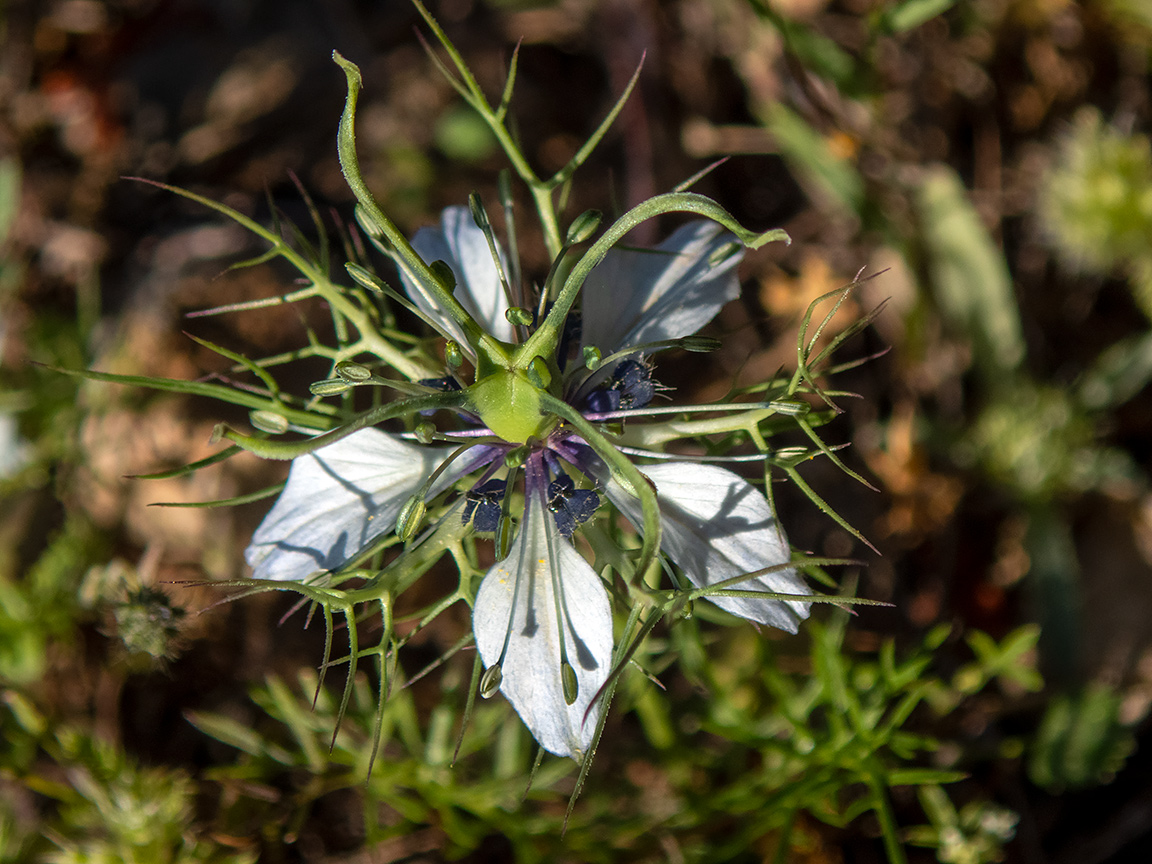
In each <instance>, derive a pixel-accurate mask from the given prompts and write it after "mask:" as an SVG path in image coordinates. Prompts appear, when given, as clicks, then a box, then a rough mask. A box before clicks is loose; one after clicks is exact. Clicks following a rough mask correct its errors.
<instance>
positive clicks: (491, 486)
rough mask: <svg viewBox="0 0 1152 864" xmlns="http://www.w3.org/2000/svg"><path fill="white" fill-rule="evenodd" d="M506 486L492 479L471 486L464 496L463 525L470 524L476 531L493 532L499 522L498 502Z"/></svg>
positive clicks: (501, 499)
mask: <svg viewBox="0 0 1152 864" xmlns="http://www.w3.org/2000/svg"><path fill="white" fill-rule="evenodd" d="M506 488H507V484H506V483H505V482H504V481H503V480H499V479H493V480H488V481H485V482H484V483H481V484H480V485H478V486H473V487H472V488H471V489H469V490H468V492H467V493H465V495H464V513H463V516H462V517H461V519H462V521H463V522H464V523H468V522H469V521H471V522H472V525H473V527H475V529H476V530H477V531H495V530H496V526H497V525H498V524H499V522H500V502H501V501H503V500H504V491H505V489H506Z"/></svg>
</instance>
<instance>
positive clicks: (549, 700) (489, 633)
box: [472, 502, 612, 759]
mask: <svg viewBox="0 0 1152 864" xmlns="http://www.w3.org/2000/svg"><path fill="white" fill-rule="evenodd" d="M558 590H559V591H560V592H561V594H560V596H559V603H557V599H558V598H557V591H558ZM558 607H559V609H560V615H559V617H560V618H563V627H561V623H560V620H559V619H558V616H557V608H558ZM472 628H473V632H474V633H475V635H476V647H477V648H478V649H479V651H480V657H481V659H482V660H483V661H484V665H485V666H487V667H491V666H493V665H494V664H496V663H500V667H501V673H502V678H501V684H500V690H501V692H503V694H504V695H505V697H507V699H508V701H509V702H511V703H512V707H514V708H515V709H516V712H517V713H518V714H519V715H520V717H521V719H522V720H523V721H524V724H525V725H526V726H527V727H528V729H529V730H530V731H531V732H532V735H533V737H535V739H536V740H537V741H538V742H539V743H540V746H542V747H543V748H544V749H545V750H548V751H550V752H552V753H555V754H557V755H558V756H572V757H574V758H577V759H579V758H581V756H582V755H583V754H584V753H585V752H586V751H587V749H588V746H589V745H590V744H591V743H592V736H593V734H594V733H595V730H596V724H597V722H598V720H599V717H600V714H601V712H602V710H603V708H602V707H601V706H602V703H600V702H598V703H597V704H596V707H595V708H593V710H592V711H590V712H588V717H587V720H585V716H584V715H585V712H586V711H587V709H588V706H589V704H590V703H591V700H592V698H593V697H594V696H595V695H596V693H597V691H599V689H600V687H601V685H602V684H603V683H604V682H605V681H606V680H607V678H608V673H609V671H610V669H611V664H612V610H611V607H610V605H609V602H608V592H607V591H606V590H605V589H604V584H603V583H602V582H601V581H600V577H599V576H597V575H596V572H595V571H594V570H593V569H592V568H591V567H590V566H589V565H588V562H586V561H585V560H584V559H583V558H582V557H581V556H580V553H579V552H577V551H576V549H574V548H573V547H572V545H571V544H570V543H568V542H567V541H566V540H564V539H563V538H562V537H561V536H560V534H559V532H558V531H557V529H556V527H555V525H554V524H553V521H552V519H551V518H549V515H548V513H547V512H546V511H545V509H544V508H543V507H541V506H540V505H539V502H532V503H531V504H530V505H529V506H528V513H527V516H526V521H525V523H524V524H523V525H522V526H521V528H520V533H519V535H518V536H517V537H516V540H515V541H514V542H513V544H512V548H511V550H510V552H509V554H508V557H507V558H505V559H504V560H503V561H501V562H499V563H498V564H496V565H495V566H494V567H493V568H492V569H491V570H489V571H488V573H487V575H486V576H485V577H484V581H483V582H482V583H481V584H480V591H479V593H478V594H477V595H476V605H475V607H474V609H473V611H472ZM561 631H563V634H564V636H563V638H564V648H565V652H566V655H567V658H568V663H569V664H570V665H571V667H572V669H573V671H574V672H575V677H576V683H577V691H576V699H575V701H574V702H573V703H572V704H571V705H569V704H567V702H566V701H565V699H564V685H563V681H562V678H561V652H560V638H561V637H560V634H561ZM501 657H503V659H501Z"/></svg>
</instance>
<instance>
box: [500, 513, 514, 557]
mask: <svg viewBox="0 0 1152 864" xmlns="http://www.w3.org/2000/svg"><path fill="white" fill-rule="evenodd" d="M515 530H516V520H514V519H513V518H512V517H511V516H505V515H504V514H503V513H501V514H500V519H499V521H498V522H497V523H496V560H497V561H503V560H504V559H505V558H507V557H508V552H509V550H510V549H511V548H512V532H513V531H515Z"/></svg>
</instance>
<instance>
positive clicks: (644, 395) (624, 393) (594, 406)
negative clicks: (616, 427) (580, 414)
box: [584, 360, 656, 414]
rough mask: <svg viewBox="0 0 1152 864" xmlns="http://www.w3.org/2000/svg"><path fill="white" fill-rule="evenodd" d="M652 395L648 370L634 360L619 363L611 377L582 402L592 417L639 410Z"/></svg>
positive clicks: (654, 392) (650, 373)
mask: <svg viewBox="0 0 1152 864" xmlns="http://www.w3.org/2000/svg"><path fill="white" fill-rule="evenodd" d="M655 395H656V385H655V384H653V383H652V370H651V369H649V368H648V367H647V366H646V365H645V364H644V363H642V362H641V361H638V360H621V361H620V362H619V363H617V364H616V368H614V369H613V370H612V375H611V376H610V377H609V378H608V379H607V380H605V381H604V382H603V383H602V384H601V385H600V386H599V387H597V388H596V389H595V390H593V391H592V392H591V393H589V394H588V395H587V396H586V397H585V398H584V408H585V410H587V411H588V412H590V413H594V414H606V413H608V412H609V411H619V410H621V409H629V408H643V407H644V406H646V405H647V404H648V403H649V402H651V401H652V397H653V396H655Z"/></svg>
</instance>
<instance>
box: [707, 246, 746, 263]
mask: <svg viewBox="0 0 1152 864" xmlns="http://www.w3.org/2000/svg"><path fill="white" fill-rule="evenodd" d="M743 248H744V247H743V246H741V245H740V244H739V243H736V242H732V243H725V244H724V245H723V246H720V247H717V248H716V249H714V250H713V251H712V254H711V255H709V256H708V266H709V267H719V266H720V265H721V264H723V263H724V262H725V261H727V260H729V259H730V258H732V257H733V256H734V255H739V254H740V251H741V250H742V249H743Z"/></svg>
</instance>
